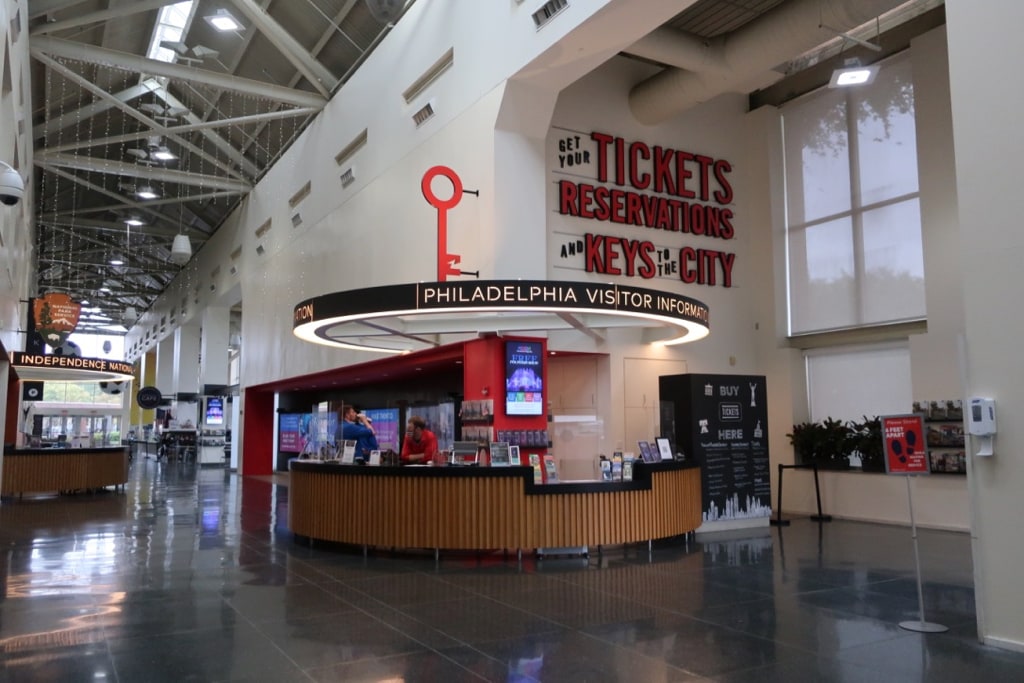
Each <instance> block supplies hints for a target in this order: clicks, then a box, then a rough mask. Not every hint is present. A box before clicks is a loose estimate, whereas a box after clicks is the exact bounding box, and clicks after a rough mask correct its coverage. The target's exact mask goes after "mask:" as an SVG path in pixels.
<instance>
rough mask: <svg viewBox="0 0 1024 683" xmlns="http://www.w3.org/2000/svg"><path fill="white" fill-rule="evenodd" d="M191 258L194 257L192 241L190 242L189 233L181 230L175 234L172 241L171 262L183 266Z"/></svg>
mask: <svg viewBox="0 0 1024 683" xmlns="http://www.w3.org/2000/svg"><path fill="white" fill-rule="evenodd" d="M190 258H192V243H191V242H189V239H188V235H186V234H185V233H183V232H179V233H178V234H177V235H175V236H174V242H172V243H171V263H175V264H177V265H179V266H183V265H185V264H186V263H188V261H189V259H190Z"/></svg>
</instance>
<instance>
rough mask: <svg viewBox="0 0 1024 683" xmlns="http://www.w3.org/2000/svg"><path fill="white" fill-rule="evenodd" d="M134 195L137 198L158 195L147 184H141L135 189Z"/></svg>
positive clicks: (154, 197) (152, 197)
mask: <svg viewBox="0 0 1024 683" xmlns="http://www.w3.org/2000/svg"><path fill="white" fill-rule="evenodd" d="M135 196H136V197H138V198H139V199H156V198H157V197H159V196H160V195H159V194H157V191H156V190H154V189H153V188H152V187H150V186H149V185H143V186H142V187H140V188H139V189H137V190H135Z"/></svg>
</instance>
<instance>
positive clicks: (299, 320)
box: [292, 280, 710, 353]
mask: <svg viewBox="0 0 1024 683" xmlns="http://www.w3.org/2000/svg"><path fill="white" fill-rule="evenodd" d="M708 317H709V311H708V307H707V305H705V304H704V303H702V302H700V301H698V300H696V299H693V298H691V297H688V296H683V295H682V294H676V293H674V292H665V291H661V290H655V289H644V288H641V287H626V286H622V285H615V284H608V283H597V282H565V281H548V280H533V281H531V280H465V281H457V282H422V283H416V284H399V285H387V286H383V287H368V288H365V289H353V290H348V291H344V292H334V293H333V294H324V295H321V296H317V297H313V298H311V299H306V300H305V301H302V302H300V303H299V304H297V305H296V306H295V310H294V317H293V330H292V332H293V333H294V334H295V336H296V337H298V338H300V339H304V340H306V341H310V342H314V343H317V344H326V345H328V346H337V347H341V348H353V349H359V350H363V351H380V352H384V353H405V352H409V351H418V350H421V349H425V348H430V347H434V346H437V344H438V342H437V336H438V335H445V334H479V333H480V332H503V333H526V332H539V331H551V330H558V329H577V330H580V331H581V332H583V333H585V334H589V335H595V334H596V333H595V332H594V330H595V329H606V328H615V327H643V328H645V340H646V341H650V342H657V343H661V344H682V343H687V342H692V341H697V340H699V339H703V338H704V337H706V336H707V335H708V333H709V332H710V328H709V326H708V325H709V323H708Z"/></svg>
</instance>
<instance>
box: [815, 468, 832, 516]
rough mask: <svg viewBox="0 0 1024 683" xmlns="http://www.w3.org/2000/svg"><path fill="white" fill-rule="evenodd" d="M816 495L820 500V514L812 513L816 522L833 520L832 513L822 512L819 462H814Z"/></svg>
mask: <svg viewBox="0 0 1024 683" xmlns="http://www.w3.org/2000/svg"><path fill="white" fill-rule="evenodd" d="M814 497H815V498H817V500H818V514H816V515H811V519H813V520H814V521H815V522H831V521H832V515H823V514H821V488H820V487H819V486H818V463H814Z"/></svg>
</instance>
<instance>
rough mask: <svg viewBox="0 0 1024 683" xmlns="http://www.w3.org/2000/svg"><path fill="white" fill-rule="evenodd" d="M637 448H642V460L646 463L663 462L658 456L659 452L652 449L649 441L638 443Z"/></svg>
mask: <svg viewBox="0 0 1024 683" xmlns="http://www.w3.org/2000/svg"><path fill="white" fill-rule="evenodd" d="M636 443H637V446H639V447H640V459H641V460H643V461H644V462H658V461H659V460H661V456H660V455H658V453H657V451H656V450H655V449H654V448H652V447H651V443H650V442H649V441H637V442H636Z"/></svg>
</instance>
